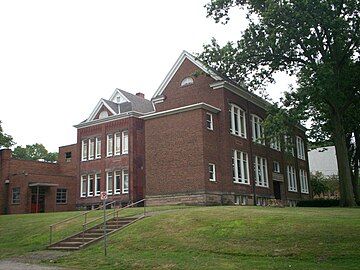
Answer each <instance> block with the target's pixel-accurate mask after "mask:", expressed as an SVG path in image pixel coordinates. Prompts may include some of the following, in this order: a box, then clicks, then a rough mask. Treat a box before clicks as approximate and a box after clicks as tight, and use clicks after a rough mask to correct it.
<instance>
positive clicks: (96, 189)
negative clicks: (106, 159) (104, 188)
mask: <svg viewBox="0 0 360 270" xmlns="http://www.w3.org/2000/svg"><path fill="white" fill-rule="evenodd" d="M100 181H101V175H100V173H97V174H95V180H94V196H100V189H101V186H100V187H99V189H98V183H99V184H100Z"/></svg>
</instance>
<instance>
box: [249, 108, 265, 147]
mask: <svg viewBox="0 0 360 270" xmlns="http://www.w3.org/2000/svg"><path fill="white" fill-rule="evenodd" d="M262 122H263V120H262V119H261V118H260V117H259V116H257V115H254V114H253V115H251V123H252V139H253V141H254V142H256V143H260V144H263V145H265V139H264V130H263V126H262Z"/></svg>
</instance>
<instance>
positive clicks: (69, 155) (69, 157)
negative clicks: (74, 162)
mask: <svg viewBox="0 0 360 270" xmlns="http://www.w3.org/2000/svg"><path fill="white" fill-rule="evenodd" d="M65 161H66V162H71V152H66V153H65Z"/></svg>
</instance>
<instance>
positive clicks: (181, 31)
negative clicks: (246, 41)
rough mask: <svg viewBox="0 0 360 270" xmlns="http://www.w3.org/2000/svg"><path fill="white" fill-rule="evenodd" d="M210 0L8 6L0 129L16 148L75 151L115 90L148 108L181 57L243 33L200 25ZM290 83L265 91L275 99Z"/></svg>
mask: <svg viewBox="0 0 360 270" xmlns="http://www.w3.org/2000/svg"><path fill="white" fill-rule="evenodd" d="M208 1H210V0H171V1H169V0H162V1H161V0H154V1H146V0H142V1H140V0H138V1H120V0H117V1H113V0H106V1H93V0H71V1H69V0H61V1H49V0H33V1H29V0H22V1H19V0H12V1H1V2H0V120H2V121H3V124H2V127H3V129H4V131H5V132H6V133H8V134H10V135H12V136H13V137H14V140H15V141H16V142H17V144H18V145H23V146H25V145H26V144H33V143H36V142H38V143H43V144H44V145H45V147H47V149H48V150H50V151H57V148H58V146H61V145H66V144H71V143H75V142H76V129H75V128H74V127H73V125H74V124H78V123H79V122H81V121H82V120H84V119H86V118H87V117H88V115H89V114H90V113H91V111H92V110H93V108H94V106H95V105H96V104H97V102H98V101H99V99H100V98H109V97H110V95H111V94H112V92H113V91H114V89H115V88H121V89H123V90H126V91H129V92H132V93H136V92H139V91H140V92H143V93H145V97H146V98H148V99H150V98H151V96H152V95H153V93H154V92H155V91H156V89H157V87H158V86H159V85H160V83H161V81H162V80H163V79H164V77H165V76H166V74H167V72H168V71H169V70H170V68H171V66H172V65H173V64H174V62H175V61H176V59H177V57H178V56H179V55H180V53H181V52H182V50H187V51H189V52H191V53H195V52H200V51H201V50H202V45H203V44H204V43H208V42H209V41H210V39H211V37H215V38H216V39H217V40H218V41H220V42H221V43H225V42H226V41H228V40H237V39H238V38H239V37H240V33H241V31H242V30H244V29H245V27H246V20H245V16H244V14H243V13H241V12H240V11H233V12H232V15H233V16H232V18H231V20H230V23H229V24H228V25H225V26H224V25H222V24H216V23H215V22H214V21H213V20H212V19H210V18H206V9H205V8H204V7H203V6H204V5H205V3H207V2H208ZM292 82H293V81H291V80H290V78H288V77H287V76H284V75H279V76H278V83H277V84H276V85H274V86H271V87H269V94H270V96H271V97H272V98H274V99H278V98H279V96H280V95H281V92H282V91H284V90H286V88H287V86H288V84H289V83H292Z"/></svg>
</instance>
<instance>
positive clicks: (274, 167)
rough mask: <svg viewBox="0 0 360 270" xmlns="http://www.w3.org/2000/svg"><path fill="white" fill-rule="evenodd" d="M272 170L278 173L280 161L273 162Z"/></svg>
mask: <svg viewBox="0 0 360 270" xmlns="http://www.w3.org/2000/svg"><path fill="white" fill-rule="evenodd" d="M273 172H274V173H280V163H279V162H278V161H274V162H273Z"/></svg>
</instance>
